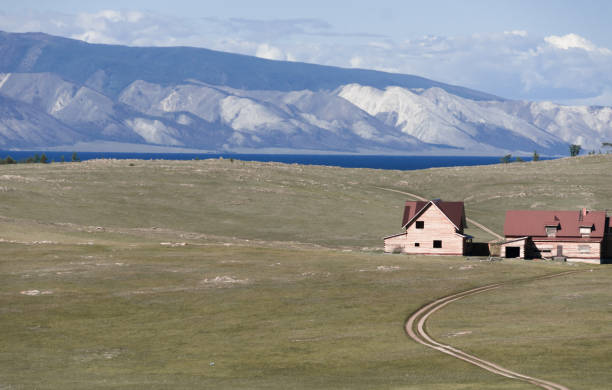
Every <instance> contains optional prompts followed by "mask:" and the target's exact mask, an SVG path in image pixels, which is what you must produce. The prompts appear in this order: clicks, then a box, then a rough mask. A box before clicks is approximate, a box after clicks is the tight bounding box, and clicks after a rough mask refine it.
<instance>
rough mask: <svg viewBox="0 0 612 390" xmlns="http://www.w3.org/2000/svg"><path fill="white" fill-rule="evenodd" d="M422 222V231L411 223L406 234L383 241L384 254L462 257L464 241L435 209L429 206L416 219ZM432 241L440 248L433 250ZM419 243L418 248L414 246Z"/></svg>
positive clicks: (446, 219) (442, 214)
mask: <svg viewBox="0 0 612 390" xmlns="http://www.w3.org/2000/svg"><path fill="white" fill-rule="evenodd" d="M416 221H423V222H424V223H425V226H424V228H423V229H417V228H416V223H414V222H413V223H412V225H410V226H409V227H408V229H407V230H406V234H403V235H400V236H393V237H389V238H387V239H385V252H393V251H394V250H395V251H401V252H402V253H408V254H427V255H432V254H435V255H463V254H464V253H465V240H464V238H463V237H461V236H459V235H457V233H456V229H455V226H454V225H453V224H452V222H450V221H449V219H448V218H447V217H446V215H444V213H442V212H441V211H440V210H439V209H438V208H437V207H434V206H433V205H432V206H429V207H428V208H427V210H425V212H424V213H423V214H422V215H421V216H420V217H419V218H417V219H416ZM434 240H440V241H442V248H434V247H433V242H434ZM415 243H419V246H415Z"/></svg>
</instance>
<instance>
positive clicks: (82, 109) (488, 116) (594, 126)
mask: <svg viewBox="0 0 612 390" xmlns="http://www.w3.org/2000/svg"><path fill="white" fill-rule="evenodd" d="M610 140H612V108H610V107H567V106H561V105H556V104H553V103H548V102H520V101H511V100H504V99H501V98H499V97H496V96H492V95H488V94H486V93H482V92H478V91H473V90H470V89H467V88H462V87H458V86H453V85H448V84H443V83H439V82H435V81H432V80H427V79H424V78H420V77H417V76H410V75H397V74H390V73H384V72H375V71H368V70H359V69H341V68H334V67H326V66H319V65H312V64H303V63H292V62H281V61H269V60H264V59H260V58H255V57H248V56H242V55H236V54H229V53H220V52H214V51H210V50H206V49H195V48H132V47H124V46H110V45H91V44H87V43H84V42H80V41H75V40H69V39H65V38H58V37H52V36H49V35H45V34H10V33H2V32H0V149H8V148H28V147H30V148H45V147H51V146H57V145H62V146H66V147H69V146H70V145H74V144H75V143H77V142H78V143H81V144H82V143H89V144H92V145H95V143H96V142H102V141H105V142H108V141H112V142H119V143H125V144H148V145H165V146H172V147H185V148H197V149H205V150H217V151H245V150H249V151H257V150H271V149H273V150H284V151H291V150H299V151H308V150H311V151H314V150H317V151H327V152H353V153H363V152H367V153H403V154H409V153H422V154H423V153H436V154H485V153H486V154H501V153H506V152H513V153H516V152H523V153H531V152H533V151H534V150H537V151H538V152H539V153H541V154H566V153H567V150H568V144H570V143H577V144H581V145H582V147H583V148H585V149H597V148H599V147H600V146H601V143H602V142H606V141H610Z"/></svg>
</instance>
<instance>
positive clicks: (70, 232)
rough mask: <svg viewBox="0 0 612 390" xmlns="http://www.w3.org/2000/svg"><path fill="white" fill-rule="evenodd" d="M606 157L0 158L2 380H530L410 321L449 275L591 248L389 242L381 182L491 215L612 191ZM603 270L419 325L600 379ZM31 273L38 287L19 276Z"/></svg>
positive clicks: (507, 267)
mask: <svg viewBox="0 0 612 390" xmlns="http://www.w3.org/2000/svg"><path fill="white" fill-rule="evenodd" d="M130 163H133V164H135V166H129V164H130ZM610 168H612V159H610V158H607V157H606V156H596V157H589V158H578V159H571V160H569V159H568V160H559V161H546V162H538V163H523V164H509V165H504V166H491V167H471V168H447V169H430V170H425V171H413V172H399V171H378V170H365V169H341V168H331V167H308V166H298V165H283V164H274V163H255V162H240V161H234V162H233V163H232V162H230V161H228V160H223V161H220V160H205V161H188V162H167V161H97V162H85V163H79V164H50V165H17V166H1V167H0V239H1V240H2V241H0V254H1V255H0V329H2V333H1V336H0V344H1V345H2V348H0V389H4V388H7V389H13V388H14V389H30V388H37V389H57V388H61V389H72V388H74V389H81V388H143V389H144V388H147V389H166V388H236V387H243V388H266V389H268V388H272V389H274V388H277V389H286V388H303V389H312V388H335V389H361V388H363V389H371V388H387V389H422V388H427V389H473V388H478V389H527V388H531V387H530V386H528V385H526V384H523V383H520V382H517V381H513V380H509V379H504V378H501V377H498V376H495V375H493V374H490V373H488V372H486V371H483V370H481V369H478V368H476V367H473V366H470V365H468V364H466V363H463V362H461V361H458V360H455V359H453V358H451V357H448V356H445V355H442V354H440V353H438V352H436V351H433V350H429V349H427V348H424V347H423V346H421V345H419V344H416V343H414V342H413V341H411V340H410V339H408V338H407V336H405V334H404V331H403V322H404V320H405V319H406V317H407V316H408V315H409V314H410V313H411V312H412V311H414V310H416V309H417V308H418V307H420V306H421V305H423V304H424V303H426V302H428V301H431V300H433V299H435V298H437V297H440V296H443V295H447V294H449V293H452V292H455V291H460V290H464V289H468V288H471V287H476V286H480V285H483V284H487V283H491V282H497V281H507V280H517V279H521V278H527V277H532V276H536V275H544V274H549V273H554V272H558V271H559V270H568V269H579V270H581V269H584V270H588V269H589V268H590V267H592V266H585V265H569V264H555V263H547V262H524V261H503V262H495V263H489V262H483V261H479V260H480V259H466V258H461V257H419V256H402V255H385V254H382V253H381V252H380V249H379V248H380V247H381V246H382V240H381V237H382V236H384V235H386V234H390V233H393V232H396V231H398V230H399V224H400V220H401V214H402V207H403V202H404V200H406V198H405V197H404V196H403V195H401V194H398V193H394V192H389V191H384V190H380V189H377V188H375V186H380V187H386V188H392V189H397V190H401V191H408V192H413V193H417V194H420V195H422V196H425V197H434V196H439V197H442V198H443V199H448V200H462V199H463V200H466V207H467V210H468V216H469V217H472V218H474V219H476V220H478V221H479V222H481V223H484V224H486V225H489V226H492V227H494V228H496V229H497V230H498V231H500V230H501V229H500V227H501V224H503V215H504V213H505V209H506V208H510V207H512V208H515V207H525V208H529V207H530V206H533V205H534V204H537V207H543V208H544V207H551V208H552V207H556V208H577V207H579V206H590V207H592V208H599V209H604V208H610V206H611V204H610V200H609V199H608V198H607V194H608V193H609V190H610V188H608V186H610V184H608V183H607V182H605V181H603V180H596V178H597V177H600V176H601V175H604V174H605V172H607V171H609V170H610ZM555 172H556V173H557V176H556V177H557V178H553V177H552V173H555ZM522 193H525V195H524V196H523V195H521V194H522ZM500 218H501V219H500ZM498 219H500V220H499V221H498ZM471 231H473V232H474V233H476V235H477V236H479V237H481V239H483V240H485V239H488V238H489V236H488V235H486V234H484V233H479V232H477V231H474V229H471ZM166 242H169V243H182V242H186V243H187V245H186V246H176V247H171V246H168V245H165V244H164V245H160V243H166ZM596 268H598V269H601V270H599V271H595V272H584V273H579V274H576V275H572V276H567V277H563V278H559V279H551V280H547V281H538V282H530V283H524V284H518V285H516V287H515V286H512V287H506V288H503V289H500V290H495V291H491V292H487V293H484V294H480V295H478V296H474V297H470V298H467V299H465V300H463V301H458V302H456V303H453V304H452V305H449V306H448V307H447V308H445V309H444V310H442V311H440V312H438V313H436V314H435V315H434V316H433V317H432V319H431V320H430V322H429V327H430V331H431V332H432V334H434V335H435V336H436V337H438V338H439V339H440V340H442V341H443V342H449V343H452V344H453V345H457V346H459V347H461V348H465V349H466V350H468V351H470V352H474V353H476V354H477V355H478V356H482V357H483V358H486V359H489V360H493V361H494V362H496V363H499V364H501V365H503V366H506V367H508V368H512V369H516V370H518V371H520V372H521V373H525V374H530V375H534V376H538V377H542V378H544V379H549V380H557V381H559V382H561V383H563V384H566V385H569V386H570V387H571V388H574V387H575V388H591V389H599V388H602V386H605V384H607V383H609V382H610V380H611V379H612V377H611V374H610V373H609V372H608V371H609V370H607V369H606V367H607V365H606V364H607V360H606V359H605V358H606V357H607V355H609V353H608V349H606V345H609V338H610V332H609V330H608V329H607V327H606V324H609V323H610V321H611V320H612V310H610V309H609V308H608V307H609V302H610V296H611V293H610V291H609V289H607V288H606V286H608V285H609V280H610V272H609V270H608V269H607V268H606V267H605V266H597V267H596ZM215 278H217V279H215ZM33 289H36V290H39V291H42V292H49V293H47V294H41V295H36V296H28V295H24V294H21V292H22V291H27V290H33ZM576 294H578V295H576ZM457 331H471V332H472V333H469V334H464V335H460V336H452V337H450V336H449V335H450V334H452V333H453V332H457ZM212 362H214V365H211V363H212ZM581 373H583V374H581ZM584 373H588V375H586V374H584Z"/></svg>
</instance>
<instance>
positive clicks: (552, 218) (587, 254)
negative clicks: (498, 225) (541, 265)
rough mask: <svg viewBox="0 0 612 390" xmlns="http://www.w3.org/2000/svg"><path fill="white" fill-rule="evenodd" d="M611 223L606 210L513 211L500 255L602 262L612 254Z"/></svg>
mask: <svg viewBox="0 0 612 390" xmlns="http://www.w3.org/2000/svg"><path fill="white" fill-rule="evenodd" d="M609 225H610V221H609V218H608V216H607V215H606V212H605V211H589V210H587V209H585V208H583V209H582V210H576V211H545V210H509V211H507V212H506V221H505V224H504V235H505V238H506V240H505V241H504V242H503V243H502V244H501V246H500V249H501V251H500V252H501V253H500V255H501V257H506V258H512V257H516V258H522V259H534V258H550V259H553V258H555V259H560V260H569V261H581V262H588V263H596V264H600V263H601V262H602V260H603V259H606V258H610V257H611V256H610V253H609V252H610V251H611V250H612V245H611V244H612V241H611V239H612V234H611V231H610V226H609Z"/></svg>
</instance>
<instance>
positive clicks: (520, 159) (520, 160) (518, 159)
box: [516, 156, 525, 162]
mask: <svg viewBox="0 0 612 390" xmlns="http://www.w3.org/2000/svg"><path fill="white" fill-rule="evenodd" d="M523 161H525V160H523V158H522V157H521V156H518V157H517V158H516V162H523Z"/></svg>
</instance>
